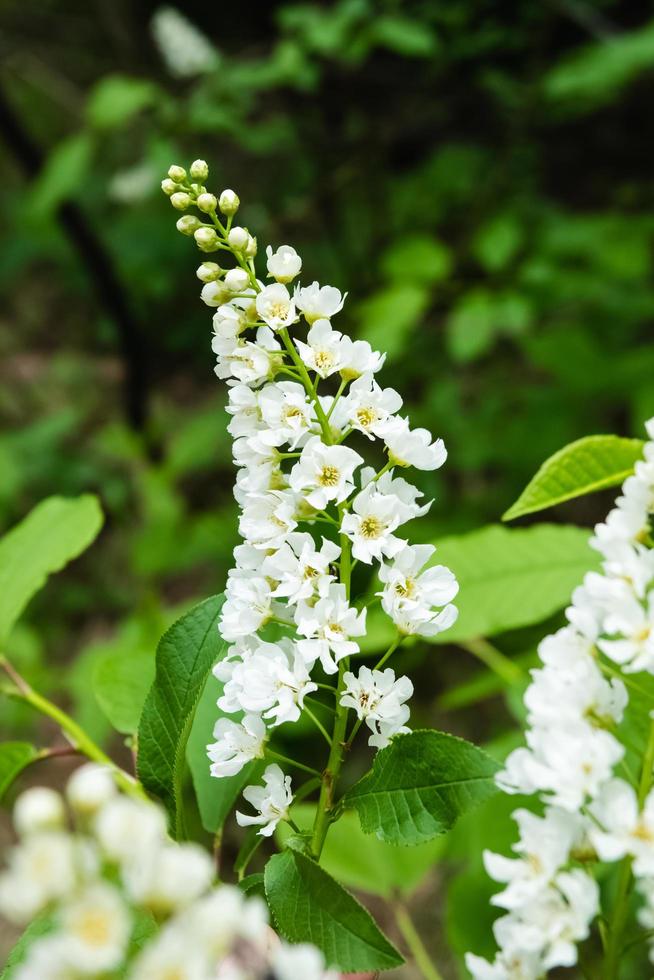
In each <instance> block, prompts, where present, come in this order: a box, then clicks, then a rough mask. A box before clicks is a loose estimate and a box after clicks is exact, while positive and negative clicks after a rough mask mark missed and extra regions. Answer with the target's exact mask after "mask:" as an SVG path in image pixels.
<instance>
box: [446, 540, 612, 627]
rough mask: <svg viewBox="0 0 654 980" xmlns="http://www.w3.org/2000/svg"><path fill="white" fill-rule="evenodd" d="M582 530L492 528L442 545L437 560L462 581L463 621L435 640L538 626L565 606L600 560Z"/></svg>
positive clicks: (460, 594) (597, 566)
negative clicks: (587, 573)
mask: <svg viewBox="0 0 654 980" xmlns="http://www.w3.org/2000/svg"><path fill="white" fill-rule="evenodd" d="M589 536H590V535H589V532H588V531H587V530H584V529H583V528H578V527H572V526H566V525H559V524H539V525H537V526H536V527H529V528H506V527H502V526H501V525H499V524H492V525H490V526H488V527H484V528H481V530H479V531H471V532H470V533H469V534H462V535H459V536H457V537H452V538H443V539H442V540H441V541H440V542H438V546H437V551H436V558H437V560H438V561H439V562H442V563H443V564H444V565H447V566H448V567H449V568H451V569H452V571H453V572H454V573H455V575H456V577H457V579H458V580H459V585H460V590H459V594H458V595H457V597H456V599H455V603H456V605H457V606H458V608H459V618H458V619H457V621H456V623H455V624H454V626H452V627H451V628H450V629H449V630H447V631H446V632H445V633H442V634H441V635H439V636H438V637H436V639H435V642H437V643H456V642H459V641H464V640H469V639H472V638H474V637H478V636H493V635H494V634H496V633H503V632H504V631H506V630H510V629H517V628H518V627H520V626H528V625H530V624H532V623H539V622H541V621H542V620H543V619H546V618H547V617H548V616H551V615H552V613H555V612H556V611H557V610H558V609H561V608H562V607H563V606H566V605H567V604H568V603H569V601H570V595H571V593H572V590H573V589H574V587H575V586H576V585H579V584H580V582H581V580H582V579H583V577H584V575H585V573H586V572H588V571H590V570H591V569H596V568H599V566H600V556H599V555H598V554H597V552H595V551H593V550H592V549H591V548H590V547H589V545H588V539H589Z"/></svg>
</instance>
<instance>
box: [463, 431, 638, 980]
mask: <svg viewBox="0 0 654 980" xmlns="http://www.w3.org/2000/svg"><path fill="white" fill-rule="evenodd" d="M647 432H648V435H649V438H650V439H651V440H654V420H651V421H650V422H648V423H647ZM653 514H654V442H648V443H647V444H646V445H645V450H644V459H643V460H641V461H639V462H638V463H637V464H636V467H635V473H634V474H633V475H632V476H630V477H628V479H627V480H626V482H625V484H624V486H623V488H622V494H621V496H619V497H618V499H617V501H616V505H615V507H614V509H613V510H612V511H611V512H610V513H609V515H608V517H607V519H606V521H605V522H604V523H602V524H599V525H597V527H596V528H595V533H594V536H593V538H592V540H591V545H592V546H593V548H595V549H596V550H597V551H599V552H600V554H601V555H602V559H603V561H602V566H603V567H602V572H601V573H597V572H591V573H589V574H588V575H587V576H586V578H585V580H584V583H583V585H582V586H580V587H579V588H577V589H576V590H575V592H574V593H573V597H572V605H571V606H570V608H569V609H568V610H567V613H566V615H567V619H568V625H566V626H565V627H563V628H562V629H560V630H559V631H558V632H556V633H555V634H553V635H552V636H548V637H547V638H546V639H544V640H543V641H542V643H541V644H540V646H539V650H538V653H539V657H540V661H541V665H540V666H539V667H538V669H536V670H534V671H532V678H531V684H530V686H529V687H528V689H527V691H526V694H525V707H526V709H527V720H528V726H529V727H528V730H527V745H526V747H524V748H518V749H516V750H515V751H514V752H512V753H511V754H510V755H509V757H508V758H507V760H506V764H505V767H504V770H503V771H502V772H501V773H500V774H499V776H498V778H497V782H498V784H499V786H500V787H501V788H502V789H503V790H504V792H506V793H520V794H525V795H537V796H538V797H539V799H540V801H541V802H542V804H543V805H544V809H543V812H542V815H536V814H535V813H530V812H527V811H526V810H522V809H520V810H517V811H516V812H515V813H514V819H515V820H516V823H517V825H518V830H519V834H520V837H519V840H518V842H517V843H516V844H515V845H514V851H515V854H516V857H514V858H507V857H503V856H501V855H498V854H492V853H488V852H487V853H486V854H485V863H486V868H487V871H488V873H489V874H490V876H491V877H492V878H494V879H495V881H498V882H501V883H502V884H503V885H504V886H505V888H504V890H503V891H502V892H500V893H499V894H497V895H495V896H494V898H493V903H494V904H495V905H497V906H499V907H500V908H502V909H505V910H506V912H507V914H506V915H504V916H503V917H501V918H500V919H498V920H497V921H496V923H495V927H494V930H495V936H496V939H497V942H498V944H499V947H500V951H499V953H498V955H497V958H496V960H495V962H494V963H492V964H489V963H488V962H487V961H485V960H482V959H480V958H479V957H477V956H474V955H472V954H468V957H467V965H468V968H469V970H470V971H471V973H472V975H473V977H474V978H476V980H514V978H515V980H517V978H520V980H536V978H539V977H542V976H543V975H544V974H545V973H546V972H547V971H548V970H550V969H554V968H556V967H566V966H568V967H569V966H573V965H574V964H576V963H577V957H578V953H577V947H576V943H578V942H579V941H581V940H583V939H585V938H586V937H587V936H588V935H589V932H590V928H591V923H592V920H593V919H594V917H595V916H596V915H597V914H598V912H599V904H600V894H599V889H598V886H597V883H596V881H595V879H594V877H593V876H592V875H591V873H590V871H589V869H592V863H593V861H607V862H612V861H618V860H621V859H627V860H630V861H631V871H632V873H633V875H634V877H635V879H636V883H637V886H638V890H639V891H640V893H641V896H642V899H643V903H642V907H641V910H640V913H639V917H640V919H641V924H642V925H643V926H644V927H645V928H648V929H649V928H651V927H652V925H653V924H654V791H653V790H652V788H651V787H652V775H653V774H652V762H653V759H654V727H653V728H652V733H651V734H650V742H649V748H648V750H645V746H644V745H643V747H642V748H643V750H645V751H644V758H643V757H642V755H643V753H641V758H640V759H639V760H638V762H639V765H640V769H641V771H640V772H639V773H635V774H633V775H632V773H631V769H630V767H629V766H622V767H621V768H622V772H623V774H624V778H622V777H620V778H618V777H616V776H615V775H614V770H615V769H616V767H617V766H618V764H620V763H621V762H622V760H624V757H625V753H626V745H627V743H628V742H629V741H630V740H629V739H628V738H624V737H623V729H621V728H620V727H619V726H620V723H621V722H622V720H623V716H624V715H625V711H626V710H627V709H628V704H629V695H628V687H629V684H630V681H629V675H630V674H634V673H638V672H646V673H650V674H653V673H654V551H653V550H652V547H651V546H652V517H653ZM632 779H633V782H632V781H631V780H632ZM609 925H610V923H609ZM609 935H610V933H609ZM652 959H653V962H654V947H653V949H652Z"/></svg>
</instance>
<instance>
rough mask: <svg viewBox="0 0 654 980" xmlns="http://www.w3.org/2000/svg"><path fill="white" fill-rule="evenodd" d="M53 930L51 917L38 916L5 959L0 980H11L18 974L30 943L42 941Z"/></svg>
mask: <svg viewBox="0 0 654 980" xmlns="http://www.w3.org/2000/svg"><path fill="white" fill-rule="evenodd" d="M53 929H54V921H53V919H52V916H51V915H46V914H44V915H39V916H38V917H37V918H36V919H34V920H33V921H32V922H30V924H29V925H28V926H27V928H26V929H25V932H24V933H23V934H22V936H21V937H20V939H19V940H18V942H17V943H16V945H15V946H14V948H13V949H12V950H11V952H10V953H9V956H8V957H7V962H6V963H5V968H4V970H3V971H2V973H0V980H12V978H13V977H14V976H16V975H17V973H18V972H19V968H20V967H22V964H23V963H24V962H25V960H26V958H27V954H28V953H29V949H30V946H31V945H32V943H35V942H37V941H38V940H39V939H42V938H43V937H44V936H46V935H47V934H48V933H49V932H52V930H53Z"/></svg>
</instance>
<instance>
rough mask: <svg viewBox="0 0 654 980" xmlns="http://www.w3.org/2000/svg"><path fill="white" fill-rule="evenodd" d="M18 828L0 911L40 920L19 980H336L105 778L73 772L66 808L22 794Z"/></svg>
mask: <svg viewBox="0 0 654 980" xmlns="http://www.w3.org/2000/svg"><path fill="white" fill-rule="evenodd" d="M69 815H70V817H71V818H72V819H73V821H74V824H75V831H74V832H71V830H70V829H69V828H68V817H69ZM14 819H15V826H16V830H17V832H18V835H19V838H20V839H19V843H18V844H17V845H16V846H15V847H14V848H13V850H12V851H10V853H9V855H8V868H7V869H6V870H5V871H4V872H3V873H2V874H0V912H2V913H3V914H4V915H5V916H6V917H7V918H8V919H10V920H11V921H13V922H15V923H16V924H18V925H25V924H27V923H30V922H32V921H33V920H34V919H35V918H36V917H37V916H39V917H40V921H42V922H43V923H44V928H43V935H42V936H41V937H40V938H39V939H36V940H34V941H33V942H32V943H30V945H29V947H28V951H27V955H26V957H25V959H24V960H23V962H22V963H21V964H20V965H19V966H17V967H16V968H15V971H14V972H13V973H12V976H13V977H15V978H16V980H86V978H89V980H91V978H102V980H110V978H114V977H118V976H120V977H127V978H128V980H164V978H166V977H171V978H173V977H174V978H175V980H263V978H264V977H265V978H266V980H272V978H274V980H335V977H336V975H335V974H333V973H331V972H326V971H325V966H324V961H323V959H322V956H321V954H320V953H319V952H318V950H316V949H315V948H313V947H311V946H306V945H299V946H287V945H285V944H284V943H282V942H281V941H280V940H279V939H278V938H277V937H276V936H275V934H274V933H273V932H272V930H271V929H270V928H269V926H268V920H267V913H266V909H265V904H264V903H263V901H261V900H259V899H257V898H246V897H245V896H244V895H243V893H242V892H240V891H239V889H237V888H235V887H230V886H227V885H220V886H218V887H216V886H214V885H213V879H214V869H213V865H212V860H211V858H210V856H209V855H208V854H207V853H206V852H205V851H204V850H203V849H202V848H201V847H199V846H198V845H196V844H191V843H184V844H175V843H173V841H171V840H170V839H169V838H168V837H167V834H166V818H165V815H164V813H163V811H162V810H160V809H159V807H157V806H155V805H154V804H153V803H150V802H148V801H146V800H139V799H133V798H128V797H126V796H123V795H121V794H119V793H118V792H117V791H116V787H115V784H114V780H113V776H112V775H111V773H110V772H109V770H108V769H105V768H102V767H100V766H96V765H94V764H87V765H85V766H83V767H82V768H80V769H78V770H77V771H76V772H75V773H74V774H73V776H72V778H71V779H70V781H69V783H68V786H67V790H66V799H65V800H64V798H63V797H62V796H61V795H60V794H59V793H56V792H55V791H54V790H51V789H45V788H40V787H39V788H35V789H30V790H27V791H26V792H25V793H24V794H23V795H22V796H20V797H19V798H18V800H17V801H16V806H15V811H14Z"/></svg>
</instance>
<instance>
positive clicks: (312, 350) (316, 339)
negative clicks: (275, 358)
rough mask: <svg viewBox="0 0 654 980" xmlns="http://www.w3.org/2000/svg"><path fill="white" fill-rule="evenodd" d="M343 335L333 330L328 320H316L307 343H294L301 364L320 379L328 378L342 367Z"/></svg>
mask: <svg viewBox="0 0 654 980" xmlns="http://www.w3.org/2000/svg"><path fill="white" fill-rule="evenodd" d="M344 340H345V338H344V337H343V334H342V333H340V332H339V331H338V330H333V329H332V325H331V323H330V322H329V320H316V322H315V323H314V325H313V326H312V327H311V330H309V333H308V334H307V343H306V344H305V343H304V342H303V341H301V340H296V341H295V346H296V347H297V349H298V351H299V354H300V357H301V358H302V361H303V363H304V364H305V365H306V366H307V367H308V368H309V370H310V371H315V372H316V374H317V375H318V376H319V377H320V378H329V377H331V375H332V374H336V373H337V372H338V371H340V370H341V368H342V367H343V364H344V363H345V361H344Z"/></svg>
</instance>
